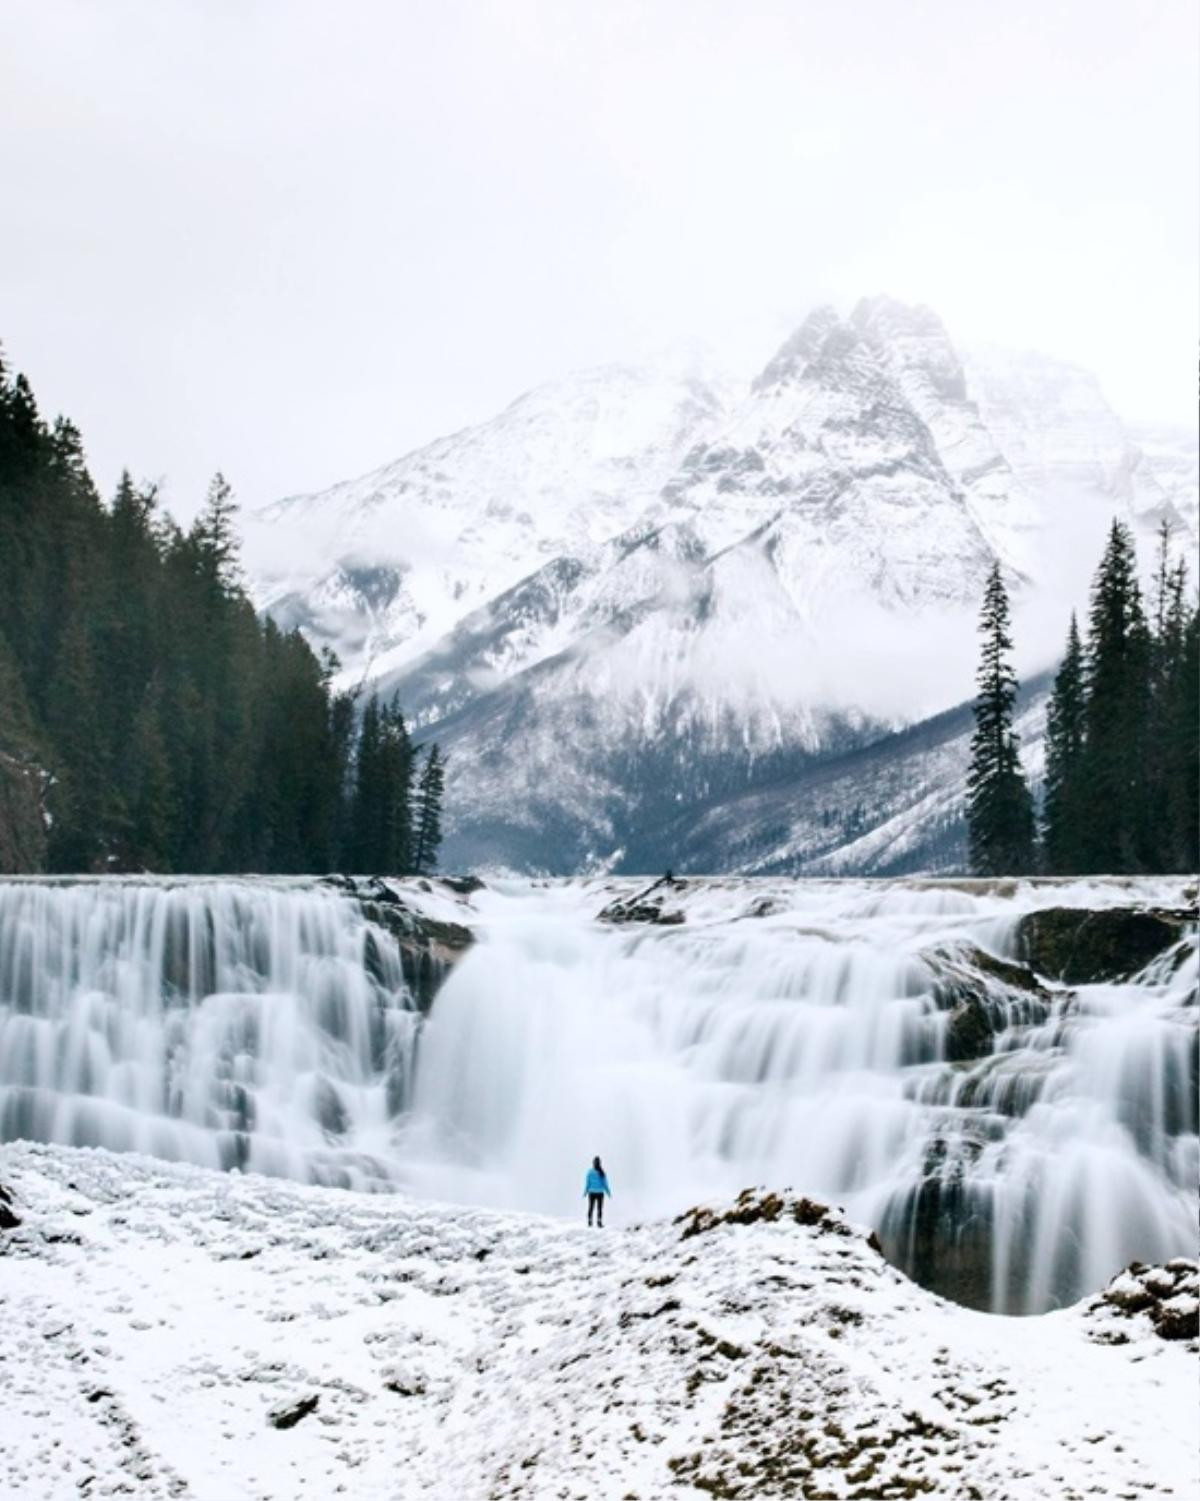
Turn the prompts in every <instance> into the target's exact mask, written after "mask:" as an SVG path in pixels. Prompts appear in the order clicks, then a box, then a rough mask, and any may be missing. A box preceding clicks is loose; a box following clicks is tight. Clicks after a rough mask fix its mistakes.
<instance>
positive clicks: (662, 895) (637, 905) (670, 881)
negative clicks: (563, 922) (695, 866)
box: [596, 875, 687, 927]
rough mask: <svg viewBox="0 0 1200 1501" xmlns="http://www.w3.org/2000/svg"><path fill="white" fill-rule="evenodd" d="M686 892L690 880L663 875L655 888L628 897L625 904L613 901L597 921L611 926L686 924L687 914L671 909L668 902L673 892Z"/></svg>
mask: <svg viewBox="0 0 1200 1501" xmlns="http://www.w3.org/2000/svg"><path fill="white" fill-rule="evenodd" d="M686 889H687V882H686V881H680V880H676V879H675V877H674V876H670V875H666V876H663V877H662V879H661V880H658V881H655V882H654V884H653V885H652V886H647V887H646V889H645V891H639V892H638V894H637V895H636V896H631V897H627V898H626V899H625V900H624V901H615V902H610V903H609V904H608V906H607V907H605V908H604V910H603V911H602V912H599V913H598V914H597V918H596V920H597V921H598V922H611V923H627V922H645V923H657V924H658V925H659V926H660V927H675V926H678V924H679V923H682V922H684V921H686V919H685V917H684V914H683V913H682V912H681V911H680V910H679V908H678V907H668V906H667V905H666V902H667V898H668V897H669V896H670V894H671V893H672V892H673V891H684V890H686Z"/></svg>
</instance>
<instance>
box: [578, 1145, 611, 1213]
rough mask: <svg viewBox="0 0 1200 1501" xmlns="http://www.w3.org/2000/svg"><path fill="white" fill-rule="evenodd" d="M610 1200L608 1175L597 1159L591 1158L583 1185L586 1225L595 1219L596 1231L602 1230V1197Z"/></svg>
mask: <svg viewBox="0 0 1200 1501" xmlns="http://www.w3.org/2000/svg"><path fill="white" fill-rule="evenodd" d="M605 1194H607V1195H608V1197H609V1198H610V1199H611V1198H612V1189H611V1188H609V1186H608V1174H607V1173H606V1172H605V1171H604V1166H603V1164H602V1163H601V1161H600V1159H599V1157H593V1158H592V1165H591V1167H590V1168H588V1175H587V1179H586V1181H585V1183H584V1185H583V1195H584V1198H586V1199H587V1201H588V1225H589V1226H590V1225H591V1223H592V1216H593V1215H595V1217H596V1227H597V1229H600V1230H603V1229H604V1196H605Z"/></svg>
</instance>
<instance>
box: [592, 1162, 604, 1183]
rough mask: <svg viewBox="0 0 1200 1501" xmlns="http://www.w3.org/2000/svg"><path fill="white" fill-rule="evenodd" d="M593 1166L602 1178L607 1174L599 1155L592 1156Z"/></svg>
mask: <svg viewBox="0 0 1200 1501" xmlns="http://www.w3.org/2000/svg"><path fill="white" fill-rule="evenodd" d="M592 1166H593V1167H594V1168H595V1169H596V1171H597V1172H598V1173H599V1174H600V1176H601V1177H602V1178H603V1177H604V1176H605V1173H604V1167H603V1165H602V1164H601V1162H600V1159H599V1157H593V1158H592Z"/></svg>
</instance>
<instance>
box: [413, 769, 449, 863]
mask: <svg viewBox="0 0 1200 1501" xmlns="http://www.w3.org/2000/svg"><path fill="white" fill-rule="evenodd" d="M445 785H446V767H445V762H444V761H443V760H442V753H441V751H440V750H439V749H438V747H437V746H436V745H431V746H430V747H429V751H428V753H427V754H426V757H425V764H424V766H422V768H421V775H420V777H419V778H418V779H417V807H416V829H415V834H414V847H413V869H414V870H416V871H418V872H419V873H420V874H422V875H423V874H426V873H427V872H429V871H431V870H436V869H437V852H438V846H439V845H440V844H441V842H442V797H443V793H444V791H445Z"/></svg>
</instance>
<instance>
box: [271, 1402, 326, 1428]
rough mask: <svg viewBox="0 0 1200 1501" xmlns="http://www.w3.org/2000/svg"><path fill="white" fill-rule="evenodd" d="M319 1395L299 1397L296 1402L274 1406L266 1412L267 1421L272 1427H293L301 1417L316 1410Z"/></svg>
mask: <svg viewBox="0 0 1200 1501" xmlns="http://www.w3.org/2000/svg"><path fill="white" fill-rule="evenodd" d="M320 1400H321V1399H320V1397H319V1396H316V1395H313V1396H311V1397H301V1398H300V1400H299V1401H298V1402H289V1403H288V1404H287V1405H286V1406H283V1407H275V1408H272V1410H271V1411H270V1412H269V1413H268V1414H267V1422H268V1423H270V1425H271V1427H272V1428H294V1427H295V1426H296V1424H297V1423H298V1422H300V1420H301V1418H306V1417H308V1415H309V1413H311V1412H316V1410H317V1404H318V1403H319V1402H320Z"/></svg>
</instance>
